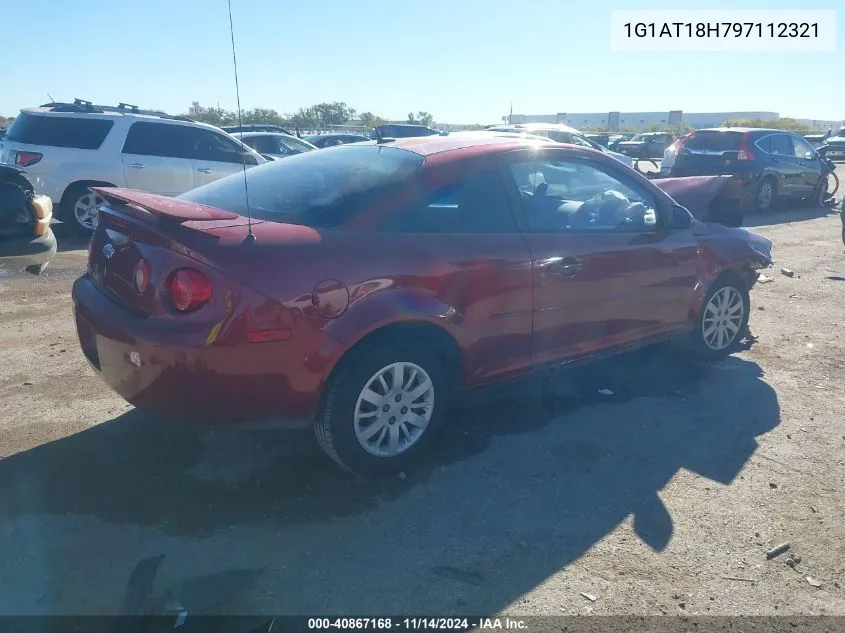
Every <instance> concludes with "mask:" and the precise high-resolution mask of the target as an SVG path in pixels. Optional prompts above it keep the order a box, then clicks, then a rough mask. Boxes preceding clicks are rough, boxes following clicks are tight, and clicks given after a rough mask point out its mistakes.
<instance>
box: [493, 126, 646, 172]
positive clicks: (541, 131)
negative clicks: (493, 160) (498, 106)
mask: <svg viewBox="0 0 845 633" xmlns="http://www.w3.org/2000/svg"><path fill="white" fill-rule="evenodd" d="M487 130H491V131H497V132H518V133H524V134H533V135H537V136H544V137H545V138H548V139H551V140H553V141H556V142H558V143H569V144H570V145H580V146H581V147H589V148H592V149H595V150H598V151H600V152H602V153H604V154H607V155H609V156H612V157H613V158H615V159H616V160H618V161H619V162H620V163H622V164H623V165H628V167H633V166H634V161H633V159H632V158H631V157H630V156H625V155H624V154H620V153H618V152H612V151H610V150H609V149H607V148H606V147H603V146H602V145H599V144H598V143H596V142H595V141H592V140H590V139H589V138H587V137H586V136H584V135H583V134H582V133H581V132H579V131H578V130H576V129H575V128H573V127H569V126H567V125H559V124H553V123H519V124H514V125H499V126H496V127H490V128H487Z"/></svg>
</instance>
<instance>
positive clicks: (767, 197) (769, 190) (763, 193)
mask: <svg viewBox="0 0 845 633" xmlns="http://www.w3.org/2000/svg"><path fill="white" fill-rule="evenodd" d="M777 193H778V186H777V182H776V181H775V179H774V178H771V177H769V176H767V177H766V178H763V180H761V181H760V183H759V184H758V185H757V187H756V188H755V189H754V200H753V207H754V210H755V211H756V212H757V213H766V212H768V211H771V210H772V207H773V206H774V203H775V198H776V197H777Z"/></svg>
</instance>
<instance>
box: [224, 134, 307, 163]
mask: <svg viewBox="0 0 845 633" xmlns="http://www.w3.org/2000/svg"><path fill="white" fill-rule="evenodd" d="M232 136H234V137H235V138H237V139H240V140H241V141H243V143H244V144H245V145H249V146H250V147H251V148H252V149H254V150H255V151H256V152H258V153H259V154H261V155H262V156H264V158H269V159H271V160H278V159H280V158H286V157H287V156H293V155H295V154H301V153H302V152H310V151H311V150H314V149H317V148H316V147H315V146H314V145H312V144H311V143H309V142H308V141H304V140H302V139H301V138H296V137H295V136H290V135H289V134H281V133H277V132H239V133H235V134H232Z"/></svg>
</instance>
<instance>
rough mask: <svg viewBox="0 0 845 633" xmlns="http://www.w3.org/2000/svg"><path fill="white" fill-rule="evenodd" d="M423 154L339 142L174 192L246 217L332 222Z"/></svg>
mask: <svg viewBox="0 0 845 633" xmlns="http://www.w3.org/2000/svg"><path fill="white" fill-rule="evenodd" d="M423 162H424V160H423V157H422V156H420V155H419V154H416V153H414V152H409V151H407V150H403V149H398V148H392V147H383V146H378V145H365V146H362V145H339V146H337V147H332V148H328V149H325V150H320V151H319V152H303V153H301V154H296V155H294V156H290V157H289V158H285V159H284V160H280V161H274V162H271V163H267V164H265V165H262V166H260V167H256V168H254V169H250V170H248V171H247V172H246V176H244V174H243V173H241V172H239V173H236V174H233V175H232V176H227V177H226V178H222V179H220V180H217V181H215V182H213V183H210V184H208V185H205V186H203V187H199V188H198V189H194V190H193V191H189V192H188V193H185V194H182V195H181V196H179V197H180V198H181V199H183V200H189V201H191V202H196V203H199V204H204V205H207V206H210V207H215V208H218V209H224V210H226V211H234V212H235V213H239V214H241V215H246V214H247V206H246V195H245V188H244V177H246V181H247V187H248V189H249V212H250V213H251V215H252V217H253V218H255V219H260V220H269V221H271V222H284V223H289V224H302V225H305V226H310V227H314V228H328V227H332V226H338V225H341V224H343V223H344V222H345V221H347V220H348V219H350V218H351V217H353V216H354V214H355V212H356V211H357V210H358V209H360V208H362V206H365V205H366V204H367V201H368V200H372V199H373V197H374V196H375V195H377V194H378V193H379V192H380V191H382V190H384V189H387V188H390V187H392V186H396V185H398V184H400V183H402V182H403V181H405V180H406V179H408V178H409V177H410V176H411V175H412V174H414V173H415V172H416V171H417V170H419V168H420V167H421V166H422V164H423Z"/></svg>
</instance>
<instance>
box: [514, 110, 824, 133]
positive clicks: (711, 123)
mask: <svg viewBox="0 0 845 633" xmlns="http://www.w3.org/2000/svg"><path fill="white" fill-rule="evenodd" d="M509 118H510V122H511V123H562V124H565V125H569V126H571V127H574V128H578V129H596V128H608V129H610V130H620V129H630V130H634V131H641V130H647V129H649V128H651V127H653V126H672V125H676V124H678V123H684V124H686V125H689V126H691V127H694V128H703V127H718V126H720V125H722V124H723V123H725V121H728V120H730V119H760V120H761V121H777V120H778V119H780V114H778V113H777V112H684V111H683V110H670V111H668V112H594V113H580V112H558V113H557V114H511V115H510V117H508V116H504V117H502V120H504V121H508V119H509ZM798 121H800V122H801V123H803V124H805V125H808V126H810V127H811V128H812V129H817V130H827V129H829V128H834V129H835V128H837V127H838V126H839V125H840V122H838V121H822V120H813V119H798Z"/></svg>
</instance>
